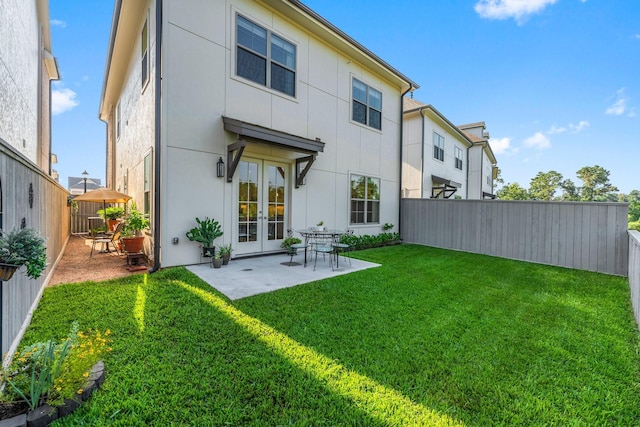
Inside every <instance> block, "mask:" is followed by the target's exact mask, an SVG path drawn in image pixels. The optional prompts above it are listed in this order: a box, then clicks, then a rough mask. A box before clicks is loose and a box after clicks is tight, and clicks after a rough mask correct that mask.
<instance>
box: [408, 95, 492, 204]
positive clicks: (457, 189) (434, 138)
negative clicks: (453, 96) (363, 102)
mask: <svg viewBox="0 0 640 427" xmlns="http://www.w3.org/2000/svg"><path fill="white" fill-rule="evenodd" d="M403 128H404V131H403V136H402V141H403V152H402V153H403V155H402V195H403V197H407V198H446V199H448V198H460V199H483V198H488V197H492V189H493V179H494V173H495V171H496V159H495V156H494V155H493V152H492V151H491V147H490V145H489V143H488V141H489V134H488V133H487V132H485V124H484V122H479V123H472V124H469V125H463V126H456V125H454V124H453V123H451V121H449V119H447V118H446V117H445V116H444V115H443V114H442V113H441V112H439V111H438V110H437V109H436V108H435V107H434V106H433V105H429V104H425V103H422V102H420V101H417V100H415V99H413V98H407V97H405V98H404V122H403Z"/></svg>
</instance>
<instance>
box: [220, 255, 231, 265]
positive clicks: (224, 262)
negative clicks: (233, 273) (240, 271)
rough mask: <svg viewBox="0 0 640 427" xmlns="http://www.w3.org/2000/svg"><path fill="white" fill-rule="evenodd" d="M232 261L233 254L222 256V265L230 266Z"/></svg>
mask: <svg viewBox="0 0 640 427" xmlns="http://www.w3.org/2000/svg"><path fill="white" fill-rule="evenodd" d="M230 260H231V254H224V255H222V265H227V264H229V261H230Z"/></svg>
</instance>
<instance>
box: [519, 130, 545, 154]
mask: <svg viewBox="0 0 640 427" xmlns="http://www.w3.org/2000/svg"><path fill="white" fill-rule="evenodd" d="M524 145H525V147H529V148H535V149H537V150H544V149H546V148H549V147H551V140H550V139H549V138H547V137H546V136H545V135H544V134H543V133H542V132H536V133H535V134H534V135H533V136H530V137H529V138H527V139H525V140H524Z"/></svg>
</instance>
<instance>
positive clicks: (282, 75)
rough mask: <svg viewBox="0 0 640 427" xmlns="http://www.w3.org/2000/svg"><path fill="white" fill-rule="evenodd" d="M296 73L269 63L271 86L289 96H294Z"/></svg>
mask: <svg viewBox="0 0 640 427" xmlns="http://www.w3.org/2000/svg"><path fill="white" fill-rule="evenodd" d="M295 80H296V75H295V73H294V72H293V71H289V70H287V69H286V68H283V67H281V66H280V65H278V64H276V63H272V64H271V88H272V89H275V90H279V91H280V92H283V93H286V94H287V95H290V96H295V95H296V93H295V87H296V86H295V84H296V83H295Z"/></svg>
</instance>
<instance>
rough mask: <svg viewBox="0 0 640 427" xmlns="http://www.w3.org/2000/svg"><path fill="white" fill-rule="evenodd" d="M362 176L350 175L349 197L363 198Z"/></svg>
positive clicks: (363, 181) (363, 185)
mask: <svg viewBox="0 0 640 427" xmlns="http://www.w3.org/2000/svg"><path fill="white" fill-rule="evenodd" d="M364 183H365V180H364V176H359V175H351V198H352V199H364V194H365V193H364V188H365V184H364Z"/></svg>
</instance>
